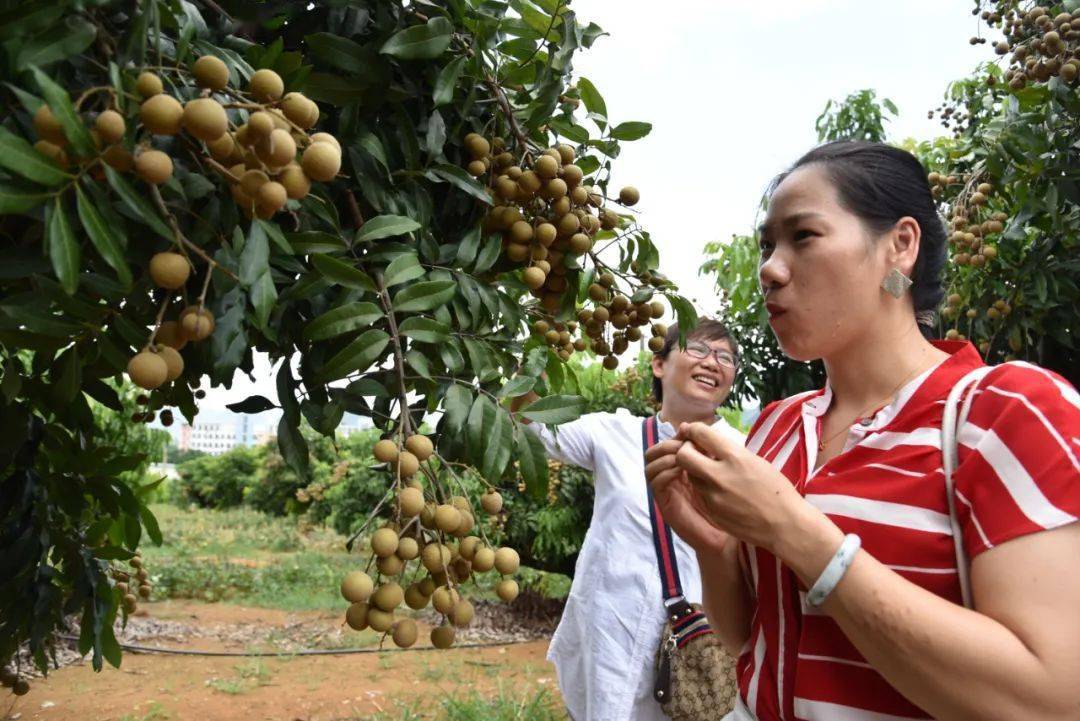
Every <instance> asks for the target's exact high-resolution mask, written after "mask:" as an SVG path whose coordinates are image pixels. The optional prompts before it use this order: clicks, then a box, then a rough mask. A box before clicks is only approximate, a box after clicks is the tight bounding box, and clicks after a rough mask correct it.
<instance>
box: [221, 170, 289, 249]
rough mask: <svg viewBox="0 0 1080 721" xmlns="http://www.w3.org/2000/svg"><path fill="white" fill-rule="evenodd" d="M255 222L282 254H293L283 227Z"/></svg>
mask: <svg viewBox="0 0 1080 721" xmlns="http://www.w3.org/2000/svg"><path fill="white" fill-rule="evenodd" d="M200 177H201V176H200ZM255 222H256V223H257V224H258V225H259V227H260V228H262V229H263V232H264V233H266V237H267V238H269V239H270V240H272V241H273V242H274V245H276V246H277V247H278V249H279V250H280V251H281V252H282V253H286V254H290V255H291V254H292V252H293V248H292V246H291V245H289V241H288V240H287V239H286V238H285V234H284V233H282V232H281V227H280V226H278V224H277V223H271V222H268V221H265V220H263V219H261V218H256V219H255Z"/></svg>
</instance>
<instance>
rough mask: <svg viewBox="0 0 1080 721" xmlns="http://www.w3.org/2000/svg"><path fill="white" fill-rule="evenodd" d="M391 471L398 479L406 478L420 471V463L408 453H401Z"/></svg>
mask: <svg viewBox="0 0 1080 721" xmlns="http://www.w3.org/2000/svg"><path fill="white" fill-rule="evenodd" d="M391 470H394V471H396V472H397V474H398V477H399V478H408V477H409V476H413V475H416V472H417V471H419V470H420V461H419V459H417V457H416V456H415V455H413V454H412V453H411V452H410V451H401V452H400V453H399V454H398V457H397V460H396V461H395V462H394V463H393V464H392V469H391Z"/></svg>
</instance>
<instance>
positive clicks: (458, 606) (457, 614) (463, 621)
mask: <svg viewBox="0 0 1080 721" xmlns="http://www.w3.org/2000/svg"><path fill="white" fill-rule="evenodd" d="M475 615H476V611H475V610H474V609H473V605H472V604H471V603H469V602H468V601H466V600H465V599H464V598H463V599H461V600H460V601H458V602H457V603H455V604H454V607H453V608H451V609H450V613H448V614H447V617H448V618H449V619H450V623H452V624H454V625H455V626H457V627H458V628H462V627H464V626H468V625H469V624H470V623H472V620H473V617H474V616H475Z"/></svg>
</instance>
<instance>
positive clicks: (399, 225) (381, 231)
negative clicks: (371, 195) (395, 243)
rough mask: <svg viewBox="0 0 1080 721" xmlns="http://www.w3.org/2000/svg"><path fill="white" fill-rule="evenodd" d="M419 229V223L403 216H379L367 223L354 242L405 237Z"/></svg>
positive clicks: (357, 233) (357, 232) (358, 232)
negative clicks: (395, 236) (396, 236)
mask: <svg viewBox="0 0 1080 721" xmlns="http://www.w3.org/2000/svg"><path fill="white" fill-rule="evenodd" d="M419 228H420V224H419V223H417V222H416V221H415V220H413V219H412V218H406V217H405V216H403V215H377V216H375V217H374V218H372V219H371V220H369V221H367V222H365V223H364V225H363V227H362V228H360V230H358V231H356V237H355V238H354V239H353V242H355V243H360V242H362V241H365V240H379V239H381V238H389V237H391V236H394V235H404V234H405V233H411V232H412V231H414V230H417V229H419Z"/></svg>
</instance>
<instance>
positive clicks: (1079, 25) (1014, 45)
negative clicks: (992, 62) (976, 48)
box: [983, 5, 1080, 90]
mask: <svg viewBox="0 0 1080 721" xmlns="http://www.w3.org/2000/svg"><path fill="white" fill-rule="evenodd" d="M983 19H984V20H986V21H987V22H988V23H990V24H991V25H996V26H1000V28H1001V30H1002V32H1003V33H1004V34H1005V37H1004V39H1003V40H1000V41H999V42H997V43H995V44H994V51H995V52H996V53H997V54H998V55H1008V54H1009V53H1012V56H1011V57H1010V59H1009V63H1010V65H1009V69H1008V70H1006V71H1005V82H1007V83H1008V84H1009V87H1010V88H1012V89H1013V90H1021V89H1022V88H1023V87H1024V86H1025V85H1027V84H1028V83H1045V82H1047V81H1048V80H1050V78H1052V77H1056V78H1059V79H1060V80H1061V81H1062V82H1065V83H1069V84H1073V83H1075V82H1076V80H1077V78H1078V77H1080V45H1078V43H1077V41H1078V40H1080V15H1076V16H1074V15H1072V14H1071V13H1067V12H1060V13H1056V14H1051V12H1050V9H1049V8H1047V7H1045V6H1042V5H1039V6H1036V7H1034V8H1032V9H1031V10H1029V11H1027V12H1025V13H1019V12H1017V11H1016V10H1014V9H1008V10H1006V11H1005V12H1004V13H1003V14H1002V13H998V12H989V11H984V13H983Z"/></svg>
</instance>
